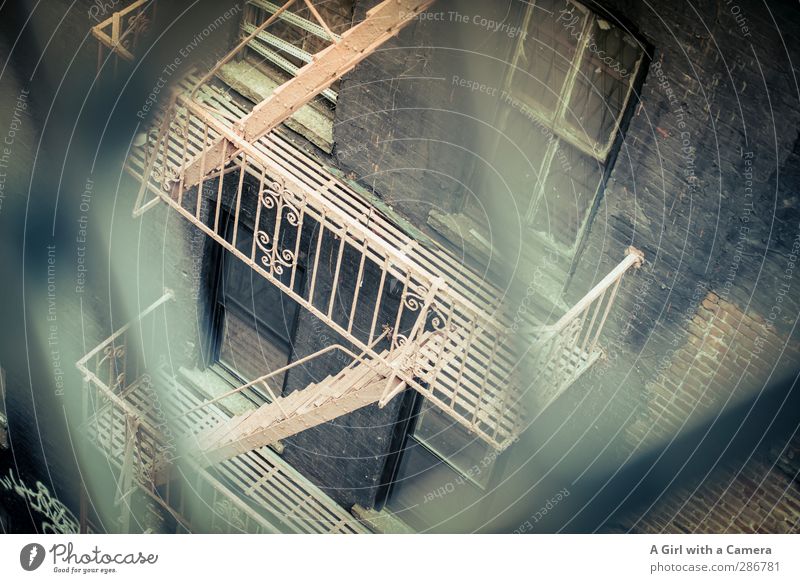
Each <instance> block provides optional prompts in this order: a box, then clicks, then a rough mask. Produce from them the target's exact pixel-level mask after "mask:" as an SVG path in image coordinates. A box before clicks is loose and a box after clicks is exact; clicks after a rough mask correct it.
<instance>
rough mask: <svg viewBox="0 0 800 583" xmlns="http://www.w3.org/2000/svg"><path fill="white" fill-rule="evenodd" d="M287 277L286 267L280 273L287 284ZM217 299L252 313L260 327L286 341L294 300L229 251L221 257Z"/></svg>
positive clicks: (290, 328)
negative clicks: (221, 264) (221, 269)
mask: <svg viewBox="0 0 800 583" xmlns="http://www.w3.org/2000/svg"><path fill="white" fill-rule="evenodd" d="M242 238H243V239H244V238H246V237H242ZM288 278H289V274H288V271H286V270H285V271H284V273H283V274H282V275H281V276H280V277H279V279H281V280H286V281H285V283H287V284H288ZM297 279H302V278H301V277H298V278H297ZM220 301H221V302H222V303H223V304H225V305H226V306H228V305H229V304H231V303H232V304H235V305H236V306H237V307H238V308H239V310H240V311H242V312H244V313H248V314H251V315H253V317H254V318H255V319H257V320H258V321H259V322H261V324H262V327H266V328H268V329H269V330H270V331H271V332H272V333H273V334H274V335H275V336H276V337H277V338H279V339H281V340H283V341H285V342H287V343H288V342H289V339H290V338H291V332H292V324H293V322H294V317H295V314H296V313H297V304H296V303H295V302H294V300H292V299H291V298H290V297H289V296H288V295H286V294H284V293H283V292H281V291H280V290H279V289H278V288H277V287H276V286H274V285H273V284H272V283H270V282H269V281H267V280H266V279H265V278H264V277H262V276H261V275H259V274H258V273H256V272H255V271H253V270H252V269H251V268H250V266H248V265H247V264H246V263H244V262H243V261H240V260H239V259H237V258H236V257H233V256H232V255H231V254H229V253H226V254H225V257H224V275H223V279H222V288H221V290H220Z"/></svg>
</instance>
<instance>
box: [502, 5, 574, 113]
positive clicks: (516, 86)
mask: <svg viewBox="0 0 800 583" xmlns="http://www.w3.org/2000/svg"><path fill="white" fill-rule="evenodd" d="M586 17H587V15H586V13H585V12H584V10H583V9H582V8H580V7H578V6H575V5H574V4H572V3H569V2H565V1H564V0H538V1H537V2H535V3H534V4H533V5H532V6H531V7H530V8H529V17H528V18H529V20H528V28H527V32H526V34H525V35H523V36H522V37H521V38H520V43H521V45H522V46H521V54H520V56H519V60H518V61H517V69H516V70H515V71H514V73H513V76H512V82H511V90H512V94H513V95H514V96H515V97H517V98H519V99H522V100H524V101H526V102H528V103H531V104H532V105H534V106H535V107H536V108H537V112H538V113H539V114H540V115H542V117H544V118H545V119H548V120H552V118H553V115H554V114H555V111H556V109H557V107H558V105H559V98H560V94H561V92H562V89H563V87H564V81H565V80H566V78H567V74H568V72H569V70H570V68H571V65H572V60H573V58H574V56H575V51H576V50H577V46H578V38H579V37H580V33H581V31H582V30H583V26H584V24H585V21H586Z"/></svg>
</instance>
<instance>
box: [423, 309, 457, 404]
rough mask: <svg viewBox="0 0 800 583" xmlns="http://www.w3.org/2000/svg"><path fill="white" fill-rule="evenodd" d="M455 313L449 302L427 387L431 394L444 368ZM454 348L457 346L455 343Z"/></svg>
mask: <svg viewBox="0 0 800 583" xmlns="http://www.w3.org/2000/svg"><path fill="white" fill-rule="evenodd" d="M454 312H455V304H454V302H453V301H452V299H451V300H450V307H449V308H448V309H447V318H446V319H445V321H444V325H445V327H444V329H443V335H442V341H441V342H442V344H441V349H440V350H439V351H438V353H436V354H435V355H434V358H435V359H436V361H435V363H434V367H433V377H432V378H431V382H430V383H429V385H428V389H429V391H430V392H431V393H433V391H434V387H435V386H436V382H437V380H438V379H439V374H440V373H441V372H442V367H443V366H444V361H445V354H447V351H448V347H449V346H450V338H451V336H450V335H451V334H453V330H451V328H452V326H451V322H452V321H453V315H454ZM456 346H458V344H457V343H456Z"/></svg>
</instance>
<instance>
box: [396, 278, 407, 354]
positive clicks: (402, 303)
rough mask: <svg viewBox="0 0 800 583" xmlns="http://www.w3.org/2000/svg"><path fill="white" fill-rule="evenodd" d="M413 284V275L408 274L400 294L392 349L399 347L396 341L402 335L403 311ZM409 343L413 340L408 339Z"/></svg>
mask: <svg viewBox="0 0 800 583" xmlns="http://www.w3.org/2000/svg"><path fill="white" fill-rule="evenodd" d="M410 283H411V275H410V274H409V273H406V278H405V281H403V291H402V293H401V294H400V305H399V306H398V307H397V317H396V318H395V321H394V334H393V336H392V348H395V347H396V346H397V343H396V339H397V337H398V334H400V323H401V321H402V319H403V311H404V310H405V306H406V298H407V297H408V286H409V284H410ZM408 341H409V342H410V341H411V338H408Z"/></svg>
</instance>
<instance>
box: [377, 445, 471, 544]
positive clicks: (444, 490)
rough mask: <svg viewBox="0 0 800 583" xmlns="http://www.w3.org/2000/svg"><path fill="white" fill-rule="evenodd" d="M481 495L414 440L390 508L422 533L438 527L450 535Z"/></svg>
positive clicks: (405, 454) (402, 464)
mask: <svg viewBox="0 0 800 583" xmlns="http://www.w3.org/2000/svg"><path fill="white" fill-rule="evenodd" d="M480 496H481V491H480V490H479V489H478V488H476V487H475V486H474V485H472V484H470V483H469V482H467V481H466V480H463V479H460V476H459V475H458V473H456V471H455V470H453V468H451V467H450V466H448V465H447V464H445V463H444V462H442V460H441V459H439V458H438V457H437V456H436V455H434V454H433V453H431V452H430V451H429V450H428V449H427V448H426V447H425V446H423V445H421V444H420V443H418V442H417V441H416V440H415V439H413V438H411V439H409V440H408V443H407V445H406V447H405V449H404V450H403V456H402V459H401V462H400V467H399V468H398V470H397V476H396V477H395V481H394V482H393V484H392V490H391V493H390V494H389V499H388V500H387V506H388V507H389V509H390V510H391V511H392V512H394V513H395V514H396V515H397V516H398V518H400V519H401V520H403V521H404V522H405V523H406V524H408V525H409V526H411V527H412V528H416V529H418V530H421V529H429V528H432V529H433V530H434V531H435V530H437V528H436V527H437V526H438V525H442V528H443V529H444V530H446V531H448V532H452V531H456V530H457V529H458V527H457V524H456V523H454V522H453V521H454V520H458V519H457V518H454V517H457V516H458V513H459V512H460V511H462V510H463V509H464V508H466V507H468V506H469V505H470V504H474V503H477V502H478V500H479V497H480Z"/></svg>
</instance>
